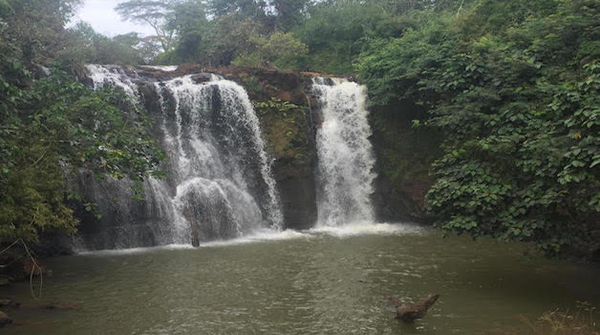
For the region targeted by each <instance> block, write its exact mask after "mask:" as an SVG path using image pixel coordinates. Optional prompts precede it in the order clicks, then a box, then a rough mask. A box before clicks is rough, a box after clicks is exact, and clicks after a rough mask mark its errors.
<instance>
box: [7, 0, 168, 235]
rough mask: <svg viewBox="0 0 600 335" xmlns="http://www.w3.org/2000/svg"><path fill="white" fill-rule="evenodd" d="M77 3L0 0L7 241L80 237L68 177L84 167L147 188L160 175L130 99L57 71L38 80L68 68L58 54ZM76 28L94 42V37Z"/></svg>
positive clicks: (141, 117)
mask: <svg viewBox="0 0 600 335" xmlns="http://www.w3.org/2000/svg"><path fill="white" fill-rule="evenodd" d="M73 5H74V2H73V1H67V0H54V1H36V0H25V1H22V0H18V1H17V0H14V1H13V0H11V1H2V2H0V10H1V11H2V12H0V49H1V50H0V51H2V52H0V243H7V242H11V241H12V240H14V239H18V238H21V239H23V240H25V241H29V242H36V241H38V239H39V236H40V235H39V234H40V232H50V231H61V232H67V233H68V232H73V231H74V230H75V227H76V224H77V220H76V218H75V217H74V216H73V212H72V211H71V209H69V208H68V207H67V206H66V205H65V200H66V199H67V198H69V197H72V196H74V195H73V194H72V192H69V190H68V189H67V188H66V182H65V174H69V173H71V172H74V171H76V170H78V169H81V168H83V169H88V170H90V171H93V172H94V173H95V175H96V176H98V177H99V178H106V177H108V176H110V177H112V178H125V177H127V178H130V179H132V180H137V181H140V180H141V179H143V178H145V177H146V176H148V175H149V174H150V173H153V172H154V173H155V174H156V171H154V170H155V168H156V166H157V165H158V164H159V162H160V161H162V159H163V157H164V155H163V153H162V152H161V151H160V150H158V147H157V145H156V143H155V142H154V140H153V139H152V137H151V136H150V134H149V132H148V128H149V125H150V120H149V119H148V118H147V116H145V113H143V112H142V111H141V109H140V108H139V107H138V106H137V105H135V104H134V103H132V102H131V101H128V99H127V98H125V97H123V96H122V95H119V94H118V93H116V92H111V91H109V90H99V91H93V90H90V89H88V88H86V87H85V86H84V85H83V84H81V83H79V82H76V81H75V80H74V79H73V78H71V77H70V76H69V75H67V74H66V73H65V72H63V71H62V70H60V69H59V68H55V69H53V70H52V71H51V72H50V73H49V75H47V76H45V77H44V78H42V79H35V78H36V76H34V72H39V66H40V65H49V63H58V64H60V63H63V64H64V62H65V61H66V62H69V60H68V59H66V60H65V59H61V57H63V56H64V55H63V54H62V52H61V51H62V50H65V48H67V47H71V46H73V45H74V43H72V40H70V39H72V38H74V36H73V34H72V33H70V32H68V31H66V30H65V29H64V23H65V22H66V21H67V20H68V18H69V17H70V13H71V10H72V9H73ZM79 28H80V33H81V36H82V38H83V39H82V40H83V41H88V42H90V43H92V44H93V43H94V41H93V39H94V38H95V37H96V36H95V35H94V32H93V30H89V29H87V27H85V26H81V27H79ZM90 47H91V45H86V44H84V45H80V48H82V49H87V48H90ZM88 51H89V50H88ZM82 54H84V55H93V53H91V52H87V51H84V52H82ZM69 65H73V64H69ZM120 106H124V107H126V112H124V111H123V110H122V109H121V108H120ZM75 196H76V195H75ZM86 207H87V208H89V209H90V210H93V205H92V204H89V203H88V204H86Z"/></svg>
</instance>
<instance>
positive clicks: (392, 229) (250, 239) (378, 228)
mask: <svg viewBox="0 0 600 335" xmlns="http://www.w3.org/2000/svg"><path fill="white" fill-rule="evenodd" d="M428 232H429V229H427V228H424V227H420V226H417V225H412V224H389V223H376V224H374V223H364V224H350V225H345V226H338V227H320V228H313V229H310V230H305V231H294V230H284V231H274V230H272V229H262V230H257V231H254V232H252V233H250V234H248V235H245V236H242V237H238V238H234V239H230V240H215V241H210V242H206V243H202V245H201V247H202V248H220V247H234V246H237V245H243V244H250V243H266V242H277V241H288V240H298V239H317V238H320V237H322V236H332V237H335V238H340V239H343V238H350V237H357V236H404V235H423V234H427V233H428ZM181 249H193V247H192V246H191V245H189V244H168V245H163V246H158V247H147V248H131V249H110V250H96V251H82V252H79V253H78V255H96V256H115V255H130V254H138V253H147V252H154V251H160V250H181Z"/></svg>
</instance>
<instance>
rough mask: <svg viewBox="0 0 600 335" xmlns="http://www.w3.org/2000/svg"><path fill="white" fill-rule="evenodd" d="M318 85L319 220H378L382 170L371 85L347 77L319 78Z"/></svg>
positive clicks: (342, 222)
mask: <svg viewBox="0 0 600 335" xmlns="http://www.w3.org/2000/svg"><path fill="white" fill-rule="evenodd" d="M313 91H314V94H315V95H316V96H317V97H318V99H319V101H320V103H321V112H322V120H323V123H322V124H321V126H320V128H319V129H318V130H317V151H318V159H319V166H318V174H319V175H318V183H319V187H318V199H317V201H318V203H317V206H318V211H319V218H318V225H319V226H340V225H345V224H351V223H359V222H374V213H373V206H372V204H371V194H372V193H373V192H374V190H373V185H372V184H373V180H374V179H375V177H376V174H375V173H374V172H373V168H374V165H375V158H374V155H373V152H372V147H371V143H370V142H369V136H371V128H370V126H369V122H368V119H367V116H368V112H367V110H366V101H367V95H366V88H365V87H364V86H361V85H358V84H356V83H353V82H349V81H347V80H345V79H338V78H315V79H314V82H313Z"/></svg>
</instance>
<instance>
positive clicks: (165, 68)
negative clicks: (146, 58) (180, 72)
mask: <svg viewBox="0 0 600 335" xmlns="http://www.w3.org/2000/svg"><path fill="white" fill-rule="evenodd" d="M140 67H142V68H144V69H150V70H159V71H163V72H173V71H176V70H177V65H142V66H140Z"/></svg>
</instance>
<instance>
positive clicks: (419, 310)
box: [392, 293, 440, 323]
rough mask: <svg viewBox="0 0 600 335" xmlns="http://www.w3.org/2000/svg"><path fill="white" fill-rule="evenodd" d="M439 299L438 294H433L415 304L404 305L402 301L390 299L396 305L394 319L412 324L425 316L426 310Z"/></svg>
mask: <svg viewBox="0 0 600 335" xmlns="http://www.w3.org/2000/svg"><path fill="white" fill-rule="evenodd" d="M439 297H440V295H439V294H437V293H434V294H431V295H429V296H428V297H427V298H424V299H423V300H421V301H419V302H417V303H415V304H406V303H404V302H403V301H402V300H400V299H398V298H395V297H392V300H393V301H394V303H395V304H396V319H400V320H402V321H404V322H406V323H412V322H414V321H415V320H416V319H421V318H423V317H424V316H425V315H426V314H427V310H428V309H429V308H430V307H431V306H433V304H435V302H436V301H437V300H438V298H439Z"/></svg>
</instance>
